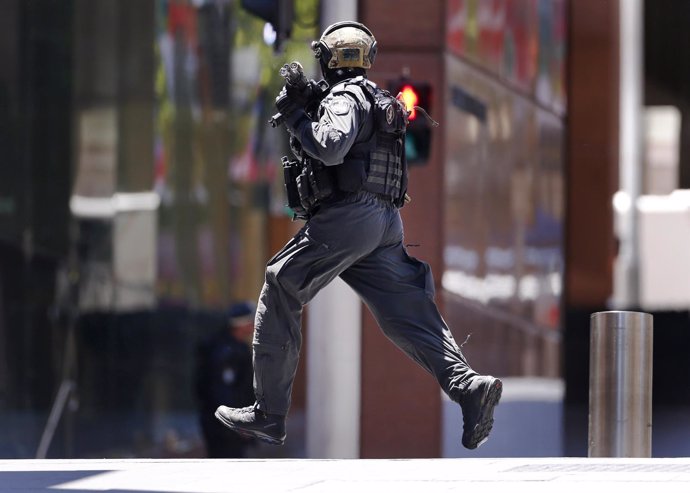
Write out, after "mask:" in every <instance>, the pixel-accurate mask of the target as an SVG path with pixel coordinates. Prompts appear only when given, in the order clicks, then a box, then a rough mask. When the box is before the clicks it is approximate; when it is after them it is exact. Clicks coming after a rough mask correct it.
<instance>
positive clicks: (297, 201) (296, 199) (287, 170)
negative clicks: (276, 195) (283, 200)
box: [281, 156, 309, 219]
mask: <svg viewBox="0 0 690 493" xmlns="http://www.w3.org/2000/svg"><path fill="white" fill-rule="evenodd" d="M281 162H282V165H283V179H284V180H285V195H286V196H287V206H288V207H289V208H290V209H292V210H293V212H294V213H295V218H297V219H307V218H308V217H309V215H308V212H307V210H306V209H305V208H304V206H303V205H302V200H301V197H300V192H299V187H298V179H299V176H300V173H301V172H302V166H301V165H300V163H299V162H297V161H290V159H289V158H288V157H287V156H283V157H282V159H281Z"/></svg>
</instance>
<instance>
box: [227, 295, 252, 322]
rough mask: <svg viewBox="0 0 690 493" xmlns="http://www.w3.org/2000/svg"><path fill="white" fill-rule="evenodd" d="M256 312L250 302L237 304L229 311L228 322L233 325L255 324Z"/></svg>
mask: <svg viewBox="0 0 690 493" xmlns="http://www.w3.org/2000/svg"><path fill="white" fill-rule="evenodd" d="M254 311H255V309H254V304H253V303H250V302H249V301H241V302H239V303H235V304H233V305H232V306H230V308H229V309H228V313H227V315H228V321H229V322H230V323H231V324H233V325H239V324H246V323H249V322H253V321H254Z"/></svg>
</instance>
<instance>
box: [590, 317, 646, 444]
mask: <svg viewBox="0 0 690 493" xmlns="http://www.w3.org/2000/svg"><path fill="white" fill-rule="evenodd" d="M590 329H591V332H590V363H589V441H588V444H589V457H651V456H652V347H653V335H654V323H653V318H652V315H650V314H649V313H640V312H627V311H610V312H598V313H593V314H592V316H591V320H590Z"/></svg>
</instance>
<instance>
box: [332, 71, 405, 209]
mask: <svg viewBox="0 0 690 493" xmlns="http://www.w3.org/2000/svg"><path fill="white" fill-rule="evenodd" d="M353 85H355V86H357V87H359V88H361V91H357V90H353V88H352V86H353ZM330 92H331V94H342V93H347V94H349V95H350V96H352V97H354V98H355V100H357V101H359V102H360V104H363V103H364V101H361V99H362V96H361V94H362V93H363V94H364V97H365V98H366V99H367V100H368V101H369V103H370V104H371V115H372V116H373V125H372V130H371V134H370V135H358V136H357V139H356V140H355V143H354V145H353V146H352V148H351V149H350V151H349V152H348V153H347V155H346V156H345V158H344V160H343V163H342V164H340V165H338V166H335V167H334V168H335V174H336V183H337V187H338V188H339V189H340V190H343V191H346V192H358V191H360V190H366V191H368V192H372V193H375V194H377V195H379V196H381V197H383V198H385V199H387V200H390V201H391V202H393V203H394V204H395V205H397V206H398V207H402V205H403V202H404V200H403V198H404V195H405V192H406V190H407V163H406V162H405V129H406V127H407V115H406V112H405V107H404V105H403V104H402V103H401V102H400V101H398V99H396V98H395V97H393V96H391V94H390V93H389V92H388V91H385V90H382V89H380V88H379V87H377V86H376V84H374V83H373V82H371V81H369V80H368V79H365V78H364V77H361V76H360V77H356V78H354V79H348V80H346V81H343V82H341V83H339V84H337V85H335V86H333V88H332V90H331V91H330Z"/></svg>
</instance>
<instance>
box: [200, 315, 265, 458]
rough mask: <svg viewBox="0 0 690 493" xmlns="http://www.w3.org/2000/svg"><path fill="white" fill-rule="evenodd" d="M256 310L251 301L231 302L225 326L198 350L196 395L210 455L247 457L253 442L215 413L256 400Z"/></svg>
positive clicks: (216, 456)
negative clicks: (224, 406) (253, 341)
mask: <svg viewBox="0 0 690 493" xmlns="http://www.w3.org/2000/svg"><path fill="white" fill-rule="evenodd" d="M254 313H255V309H254V306H253V305H252V304H251V303H248V302H242V303H237V304H235V305H232V306H231V307H230V309H229V310H228V312H227V322H226V323H225V324H224V326H223V327H222V328H221V329H220V330H218V331H216V332H214V333H213V334H211V335H210V336H209V337H208V338H206V339H204V340H203V341H202V342H201V343H200V344H199V347H198V349H197V371H196V394H197V398H198V403H199V413H200V416H199V417H200V424H201V431H202V434H203V437H204V442H205V444H206V451H207V455H208V457H211V458H239V457H245V456H246V449H247V447H248V446H249V445H250V444H251V442H252V440H251V439H249V438H246V437H242V436H240V435H239V434H238V433H236V432H235V431H232V430H229V429H228V428H226V427H224V426H222V425H221V424H220V423H219V422H218V421H217V420H216V419H214V418H213V412H214V410H215V409H216V408H217V407H218V406H219V405H221V404H222V403H226V404H227V403H231V405H233V406H238V407H242V406H248V405H250V404H252V403H253V402H254V389H253V384H252V379H253V371H252V353H251V347H250V344H251V338H252V334H253V333H254Z"/></svg>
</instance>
